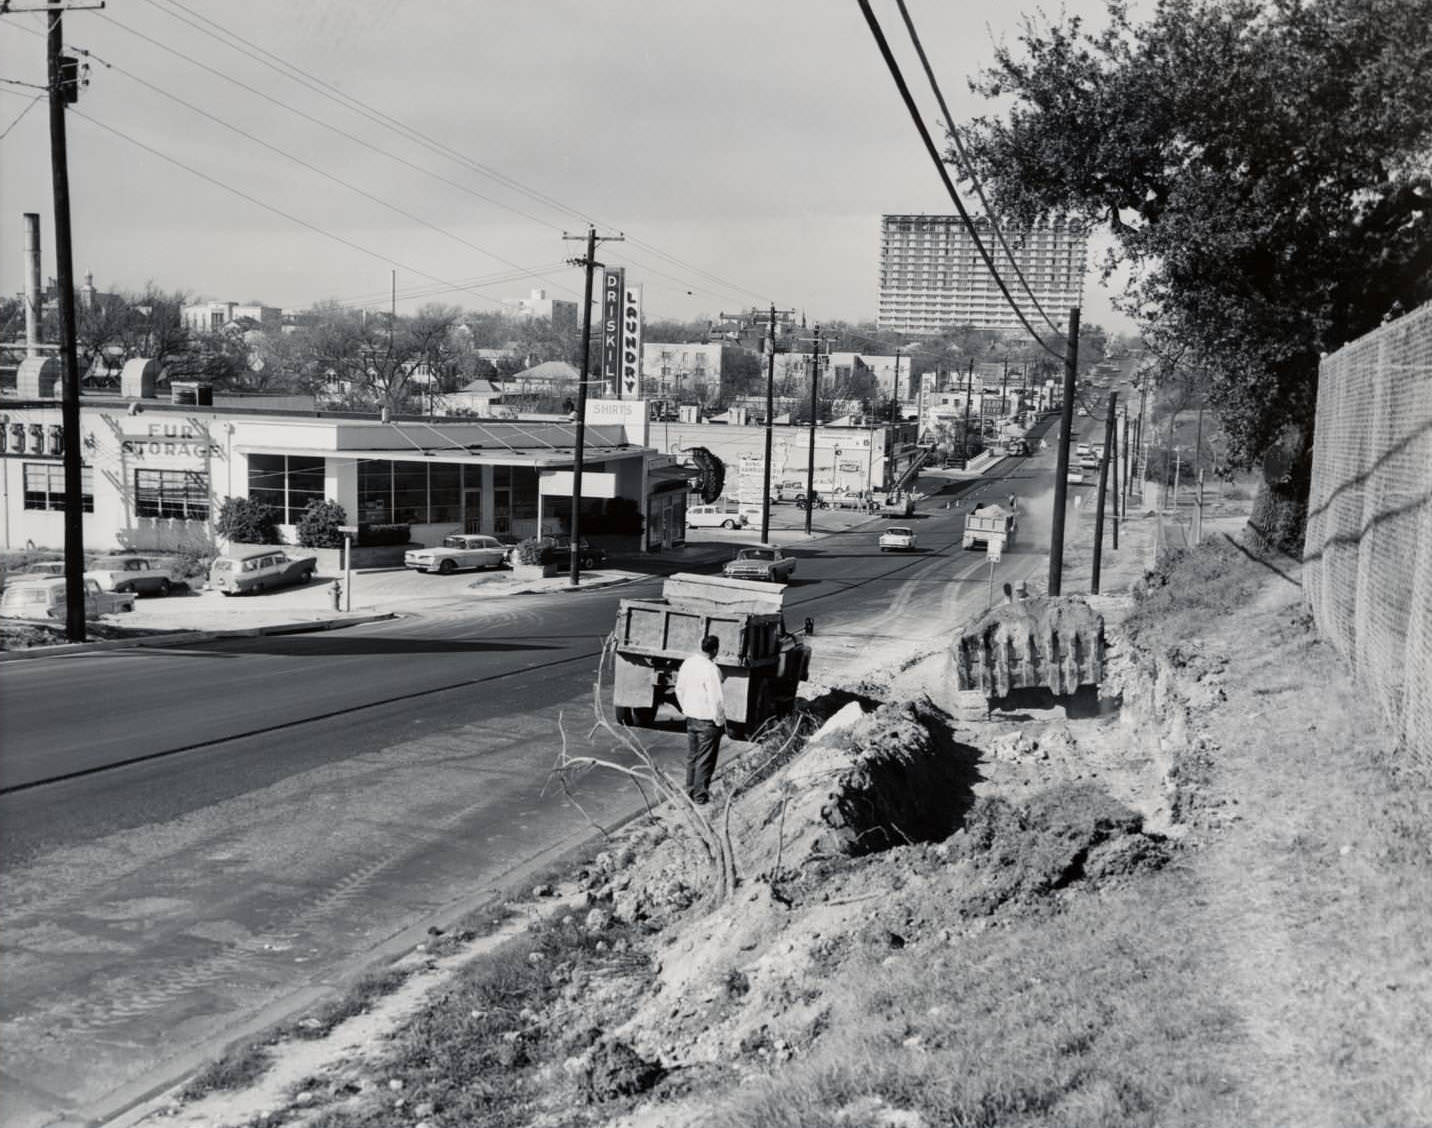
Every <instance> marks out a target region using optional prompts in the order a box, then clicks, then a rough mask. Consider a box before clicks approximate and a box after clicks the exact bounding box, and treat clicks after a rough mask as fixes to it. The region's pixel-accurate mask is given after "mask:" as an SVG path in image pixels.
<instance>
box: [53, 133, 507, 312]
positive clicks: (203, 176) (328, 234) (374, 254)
mask: <svg viewBox="0 0 1432 1128" xmlns="http://www.w3.org/2000/svg"><path fill="white" fill-rule="evenodd" d="M70 112H71V113H72V114H74V115H75V116H76V117H78V118H82V119H83V120H84V121H87V122H89V123H90V124H91V125H94V126H97V127H99V128H100V129H103V130H104V131H105V132H107V133H112V134H114V136H116V137H118V138H120V139H121V140H124V141H128V142H129V143H130V144H131V145H135V146H137V147H138V148H141V149H143V150H144V151H145V152H147V153H151V154H153V155H154V156H156V157H158V158H160V159H161V160H164V161H168V162H169V163H170V164H172V165H175V166H176V167H178V168H182V169H183V170H184V171H185V172H188V173H191V174H193V175H194V176H197V177H199V179H200V180H207V181H208V182H209V183H210V184H214V185H217V186H218V187H220V188H222V189H224V191H226V192H231V193H233V194H234V195H235V196H238V197H239V198H240V199H243V200H247V201H248V202H249V203H251V204H254V205H255V206H257V207H261V208H263V209H264V210H265V211H270V212H273V213H274V215H277V216H280V217H282V218H283V219H286V220H288V221H289V222H290V223H296V224H298V225H299V226H300V227H306V228H308V230H310V231H312V232H314V233H316V234H318V235H322V236H323V237H324V238H327V239H332V240H333V241H334V242H335V243H342V244H343V245H344V246H345V247H348V248H350V249H352V250H355V251H358V252H359V253H361V254H365V255H368V256H369V257H370V258H375V259H377V260H378V261H379V262H382V263H384V264H386V265H388V266H395V267H397V268H398V269H400V270H406V271H408V272H409V273H412V274H416V275H419V276H420V277H423V278H428V279H431V280H432V281H433V282H437V283H440V284H442V285H444V286H451V287H453V288H454V289H461V290H464V291H466V292H467V293H470V294H472V295H474V296H475V297H479V298H481V299H482V300H483V301H487V302H493V303H494V304H501V303H500V301H499V299H497V298H493V297H490V296H488V295H487V294H483V293H480V292H479V291H477V290H474V289H471V288H470V287H466V286H458V285H456V284H455V283H453V282H449V281H448V280H447V279H445V278H439V277H438V276H437V275H436V274H429V273H428V272H427V271H426V270H419V269H418V268H417V267H415V266H408V265H407V264H406V263H402V262H399V261H398V260H397V259H392V258H389V257H388V256H387V255H384V254H382V253H380V252H378V251H375V250H372V249H370V248H368V247H365V246H363V245H362V244H361V243H355V242H353V240H351V239H348V238H346V237H344V236H342V235H337V234H335V233H334V232H332V231H328V230H326V229H324V228H322V227H319V226H318V225H317V224H315V223H310V222H309V221H308V220H306V219H302V218H300V217H299V216H296V215H293V214H292V213H291V212H286V211H284V210H283V209H282V208H277V207H274V205H273V204H268V203H265V202H264V201H263V200H260V199H258V198H257V197H256V196H251V195H249V194H248V193H247V192H245V191H243V190H242V189H239V188H235V187H234V186H233V185H232V184H225V183H224V182H223V181H222V180H219V179H217V178H216V177H213V176H210V175H209V174H208V173H206V172H200V171H199V170H198V169H197V168H194V167H193V166H192V165H188V164H185V163H184V162H183V161H181V160H179V159H178V158H177V157H172V156H170V155H169V154H168V153H165V152H161V151H160V150H159V149H156V148H154V147H153V146H152V145H146V144H145V143H144V142H143V141H139V140H137V139H135V138H133V137H131V136H130V135H129V134H127V133H124V132H122V131H121V130H118V129H116V128H115V127H114V126H112V125H108V124H106V123H105V122H102V121H100V120H99V119H98V118H92V117H90V116H89V115H88V114H85V113H81V112H80V111H79V110H76V109H73V108H71V110H70Z"/></svg>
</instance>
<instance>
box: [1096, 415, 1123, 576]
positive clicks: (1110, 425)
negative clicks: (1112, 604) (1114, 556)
mask: <svg viewBox="0 0 1432 1128" xmlns="http://www.w3.org/2000/svg"><path fill="white" fill-rule="evenodd" d="M1118 398H1119V393H1118V392H1110V393H1109V414H1108V417H1107V418H1106V419H1105V420H1104V457H1103V458H1101V459H1099V503H1098V506H1097V507H1096V509H1095V512H1094V571H1093V576H1092V578H1091V582H1090V584H1089V592H1090V594H1092V595H1098V594H1099V565H1100V563H1101V562H1102V560H1103V556H1104V495H1105V493H1106V492H1107V490H1108V485H1109V463H1110V461H1112V456H1113V454H1114V405H1115V403H1116V401H1117V400H1118ZM1118 480H1119V479H1118V471H1115V472H1114V481H1115V482H1117V481H1118ZM1114 510H1115V515H1114V528H1115V529H1117V528H1118V527H1119V525H1118V521H1119V518H1118V502H1117V501H1116V502H1115V503H1114ZM1118 535H1119V534H1118V533H1115V534H1114V536H1115V538H1117V537H1118ZM1114 547H1115V548H1117V547H1118V540H1117V539H1115V541H1114Z"/></svg>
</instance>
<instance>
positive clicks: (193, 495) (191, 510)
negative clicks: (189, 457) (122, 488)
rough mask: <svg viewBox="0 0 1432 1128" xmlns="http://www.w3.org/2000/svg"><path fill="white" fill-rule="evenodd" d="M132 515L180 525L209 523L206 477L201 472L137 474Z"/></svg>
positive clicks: (158, 471) (139, 471) (140, 471)
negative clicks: (186, 522)
mask: <svg viewBox="0 0 1432 1128" xmlns="http://www.w3.org/2000/svg"><path fill="white" fill-rule="evenodd" d="M134 512H135V514H136V515H137V516H139V517H159V518H166V519H173V520H179V521H207V520H208V519H209V475H208V473H207V472H205V471H201V470H136V471H135V472H134Z"/></svg>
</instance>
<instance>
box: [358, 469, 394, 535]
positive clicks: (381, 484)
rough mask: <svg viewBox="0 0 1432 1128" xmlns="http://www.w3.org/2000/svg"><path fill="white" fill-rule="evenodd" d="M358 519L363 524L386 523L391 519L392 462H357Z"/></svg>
mask: <svg viewBox="0 0 1432 1128" xmlns="http://www.w3.org/2000/svg"><path fill="white" fill-rule="evenodd" d="M358 520H359V521H360V522H362V523H363V524H365V525H388V524H391V523H392V521H393V464H392V463H391V462H378V461H374V462H360V463H359V464H358Z"/></svg>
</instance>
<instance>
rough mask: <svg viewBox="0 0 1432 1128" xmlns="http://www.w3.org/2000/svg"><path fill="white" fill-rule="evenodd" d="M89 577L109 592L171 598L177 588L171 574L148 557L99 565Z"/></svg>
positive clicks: (112, 561)
mask: <svg viewBox="0 0 1432 1128" xmlns="http://www.w3.org/2000/svg"><path fill="white" fill-rule="evenodd" d="M85 576H86V577H87V578H89V579H93V580H94V581H95V582H97V583H98V584H99V586H100V587H102V588H104V589H105V590H106V591H132V592H134V593H135V594H136V595H168V594H169V591H170V589H171V588H173V586H174V579H173V577H172V576H170V575H169V570H168V569H167V568H164V567H162V566H161V565H159V564H156V563H155V562H154V561H153V560H150V559H149V558H148V557H145V556H115V557H111V558H110V559H107V560H99V561H96V562H95V564H94V565H93V566H91V567H90V568H89V569H88V570H87V571H86V572H85Z"/></svg>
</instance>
